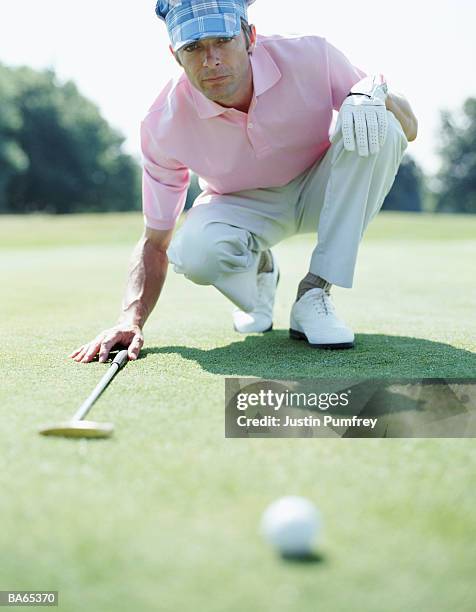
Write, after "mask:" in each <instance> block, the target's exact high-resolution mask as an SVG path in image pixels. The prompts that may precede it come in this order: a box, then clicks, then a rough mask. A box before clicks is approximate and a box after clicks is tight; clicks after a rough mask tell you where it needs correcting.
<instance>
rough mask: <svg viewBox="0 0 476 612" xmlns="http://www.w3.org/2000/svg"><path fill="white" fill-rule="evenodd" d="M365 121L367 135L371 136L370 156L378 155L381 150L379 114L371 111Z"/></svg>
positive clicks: (366, 114) (367, 113) (366, 115)
mask: <svg viewBox="0 0 476 612" xmlns="http://www.w3.org/2000/svg"><path fill="white" fill-rule="evenodd" d="M365 120H366V122H367V133H368V135H369V151H370V155H376V154H377V153H378V152H379V150H380V145H379V131H378V119H377V113H376V112H375V111H374V110H371V109H369V110H368V111H367V112H366V113H365Z"/></svg>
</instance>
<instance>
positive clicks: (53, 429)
mask: <svg viewBox="0 0 476 612" xmlns="http://www.w3.org/2000/svg"><path fill="white" fill-rule="evenodd" d="M127 361H128V357H127V350H122V351H119V352H118V353H117V355H116V356H115V357H114V360H113V361H112V363H111V367H110V368H109V370H108V371H107V372H106V373H105V374H104V376H103V377H102V378H101V380H100V381H99V383H98V385H97V386H96V388H95V389H94V391H93V392H92V393H91V395H90V396H89V397H88V398H87V399H86V400H85V401H84V402H83V404H81V406H80V407H79V408H78V410H77V411H76V412H75V414H74V415H73V417H72V419H71V420H70V421H67V422H65V423H59V424H58V425H54V426H50V427H44V428H42V429H40V432H39V433H40V434H42V435H44V436H64V437H67V438H108V437H109V436H111V435H112V432H113V431H114V425H113V424H112V423H97V422H95V421H83V419H84V417H85V416H86V415H87V414H88V412H89V411H90V410H91V407H92V406H93V404H94V403H95V402H96V400H97V399H98V398H99V396H100V395H101V394H102V393H103V391H104V390H105V388H106V387H107V386H108V384H109V383H110V382H111V380H112V379H113V378H114V376H115V375H116V374H117V372H118V371H119V370H120V369H121V368H122V367H123V366H124V365H125V364H126V363H127Z"/></svg>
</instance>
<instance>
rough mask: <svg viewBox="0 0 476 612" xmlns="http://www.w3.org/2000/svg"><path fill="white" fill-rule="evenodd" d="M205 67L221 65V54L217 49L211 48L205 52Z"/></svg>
mask: <svg viewBox="0 0 476 612" xmlns="http://www.w3.org/2000/svg"><path fill="white" fill-rule="evenodd" d="M202 63H203V67H204V68H209V67H210V66H219V65H220V64H221V59H220V54H219V51H218V49H217V48H216V47H214V46H210V47H208V48H205V50H204V52H203V62H202Z"/></svg>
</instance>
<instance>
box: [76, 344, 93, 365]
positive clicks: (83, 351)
mask: <svg viewBox="0 0 476 612" xmlns="http://www.w3.org/2000/svg"><path fill="white" fill-rule="evenodd" d="M88 346H89V344H85V345H84V347H83V348H82V349H81V350H80V351H79V353H78V354H77V355H76V357H73V359H74V360H75V361H81V359H82V358H83V357H84V355H85V354H86V351H87V350H88Z"/></svg>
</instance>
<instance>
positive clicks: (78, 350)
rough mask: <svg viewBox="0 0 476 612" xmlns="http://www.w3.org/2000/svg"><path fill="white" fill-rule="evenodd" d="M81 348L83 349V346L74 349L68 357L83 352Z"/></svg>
mask: <svg viewBox="0 0 476 612" xmlns="http://www.w3.org/2000/svg"><path fill="white" fill-rule="evenodd" d="M83 348H84V344H83V345H82V346H80V347H79V348H77V349H75V350H74V351H73V352H72V353H70V354H69V355H68V357H76V355H77V354H78V353H80V352H81V351H82V350H83Z"/></svg>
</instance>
